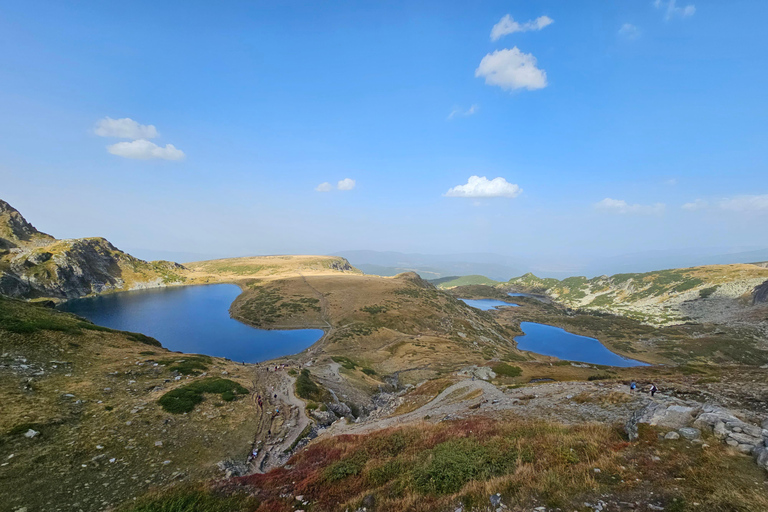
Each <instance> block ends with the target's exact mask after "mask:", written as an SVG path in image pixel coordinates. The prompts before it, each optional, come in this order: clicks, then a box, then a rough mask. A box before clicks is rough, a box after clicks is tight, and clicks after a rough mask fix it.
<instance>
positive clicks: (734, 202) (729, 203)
mask: <svg viewBox="0 0 768 512" xmlns="http://www.w3.org/2000/svg"><path fill="white" fill-rule="evenodd" d="M720 208H722V209H723V210H731V211H734V212H766V211H768V194H763V195H755V196H748V195H745V196H736V197H732V198H728V199H723V200H722V201H720Z"/></svg>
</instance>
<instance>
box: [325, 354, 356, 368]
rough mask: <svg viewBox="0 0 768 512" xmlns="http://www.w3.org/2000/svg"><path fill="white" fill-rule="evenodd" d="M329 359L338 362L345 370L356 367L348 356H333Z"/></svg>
mask: <svg viewBox="0 0 768 512" xmlns="http://www.w3.org/2000/svg"><path fill="white" fill-rule="evenodd" d="M331 359H333V360H334V362H337V363H339V364H340V365H341V367H342V368H346V369H347V370H354V369H355V368H357V365H356V364H355V363H354V362H353V361H352V360H351V359H349V358H348V357H344V356H333V357H332V358H331Z"/></svg>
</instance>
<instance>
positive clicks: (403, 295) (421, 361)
mask: <svg viewBox="0 0 768 512" xmlns="http://www.w3.org/2000/svg"><path fill="white" fill-rule="evenodd" d="M313 299H314V300H319V302H314V301H313ZM232 313H233V315H234V316H235V317H237V318H241V319H243V320H244V321H246V322H249V323H253V324H255V325H259V326H262V327H281V326H287V325H292V326H296V325H313V326H322V325H323V323H324V322H327V324H325V325H326V326H328V325H330V328H329V332H328V334H327V336H326V337H325V338H324V340H323V341H322V342H321V345H320V347H319V348H320V350H322V352H324V353H326V354H328V355H340V356H346V357H349V358H351V359H352V360H354V361H355V362H356V363H357V364H358V365H359V366H361V367H371V368H373V369H374V370H375V371H376V372H378V373H379V374H388V373H391V372H395V371H398V370H404V369H414V368H419V367H424V366H430V367H431V368H433V369H434V370H445V369H447V368H449V367H450V368H454V367H456V366H458V365H461V364H466V363H470V362H472V363H476V362H483V361H485V360H487V359H491V358H493V357H505V356H507V355H509V354H510V353H514V354H517V352H516V351H515V350H514V347H513V345H512V344H511V343H510V340H511V335H512V334H514V333H512V332H508V331H507V330H506V329H505V328H503V327H501V326H500V325H498V324H497V323H496V322H495V321H494V320H493V318H492V316H491V315H490V314H488V313H486V312H480V311H477V310H475V309H472V308H469V307H468V306H466V305H465V304H464V303H462V302H461V301H458V300H456V299H455V298H453V297H452V296H450V295H449V294H447V293H444V292H441V291H439V290H436V289H435V288H434V287H432V286H430V285H429V284H427V283H426V282H425V281H422V280H421V279H420V278H419V277H418V276H416V274H401V275H400V276H397V277H393V278H388V277H378V276H362V275H341V276H339V275H318V276H307V277H305V278H286V279H277V280H272V281H264V282H262V281H260V282H257V283H254V284H252V285H250V286H249V287H248V288H247V289H246V290H245V291H244V293H243V294H242V295H241V296H240V297H238V298H237V300H236V301H235V303H234V304H233V306H232Z"/></svg>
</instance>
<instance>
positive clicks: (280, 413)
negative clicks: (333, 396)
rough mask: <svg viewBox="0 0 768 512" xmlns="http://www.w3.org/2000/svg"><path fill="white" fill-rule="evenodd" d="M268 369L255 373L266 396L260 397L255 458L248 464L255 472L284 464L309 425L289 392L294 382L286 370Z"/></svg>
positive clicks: (301, 407)
mask: <svg viewBox="0 0 768 512" xmlns="http://www.w3.org/2000/svg"><path fill="white" fill-rule="evenodd" d="M271 368H272V369H270V368H269V367H262V368H259V369H258V370H257V371H258V372H259V373H260V376H261V377H262V378H263V379H264V380H263V381H264V382H265V389H266V395H265V396H263V397H262V399H263V405H264V413H263V414H262V422H261V425H260V427H259V432H258V434H257V441H256V445H255V448H256V449H258V455H257V457H255V458H254V459H253V460H252V461H251V463H250V465H249V468H250V470H251V471H252V472H256V473H264V472H267V471H269V470H270V469H273V468H275V467H279V466H282V465H283V464H285V462H286V461H287V459H288V458H289V456H290V453H289V452H290V449H291V447H292V446H293V444H294V442H295V441H296V440H297V439H298V438H299V436H300V435H301V433H302V432H304V430H305V429H306V428H307V426H308V425H309V422H310V420H309V418H308V417H307V414H306V412H305V408H304V402H302V401H301V400H300V399H299V398H298V397H296V395H295V394H294V392H293V386H294V383H295V379H294V378H293V377H291V376H290V375H288V373H287V371H286V370H283V369H280V370H278V371H275V370H274V366H272V367H271ZM259 441H260V442H259Z"/></svg>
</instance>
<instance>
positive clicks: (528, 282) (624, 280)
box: [504, 264, 768, 324]
mask: <svg viewBox="0 0 768 512" xmlns="http://www.w3.org/2000/svg"><path fill="white" fill-rule="evenodd" d="M766 279H768V269H766V268H763V267H760V266H757V265H746V264H744V265H741V264H739V265H710V266H704V267H692V268H685V269H672V270H659V271H655V272H646V273H642V274H616V275H613V276H610V277H609V276H600V277H594V278H592V279H587V278H586V277H569V278H567V279H563V280H561V281H559V280H557V279H551V278H546V279H542V278H539V277H536V276H535V275H533V274H530V273H529V274H525V275H524V276H520V277H517V278H513V279H510V280H509V281H508V282H507V283H505V284H504V286H505V287H511V288H514V289H516V290H522V291H529V292H534V293H546V294H548V295H550V296H551V297H553V298H555V299H556V300H558V301H559V302H562V303H564V304H567V305H569V306H571V307H581V308H587V309H598V310H604V311H611V312H616V313H620V314H622V315H625V316H629V317H632V318H636V319H638V320H642V321H647V322H650V323H656V324H668V323H680V322H681V321H684V320H685V318H684V316H683V314H682V313H681V312H680V311H679V309H678V307H679V305H680V303H682V302H683V301H686V300H695V299H698V298H707V297H710V296H718V295H722V296H724V297H729V298H738V297H739V296H740V295H741V294H745V293H748V292H749V291H751V289H752V288H753V287H754V286H756V285H757V284H758V283H760V282H762V281H764V280H766Z"/></svg>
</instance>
